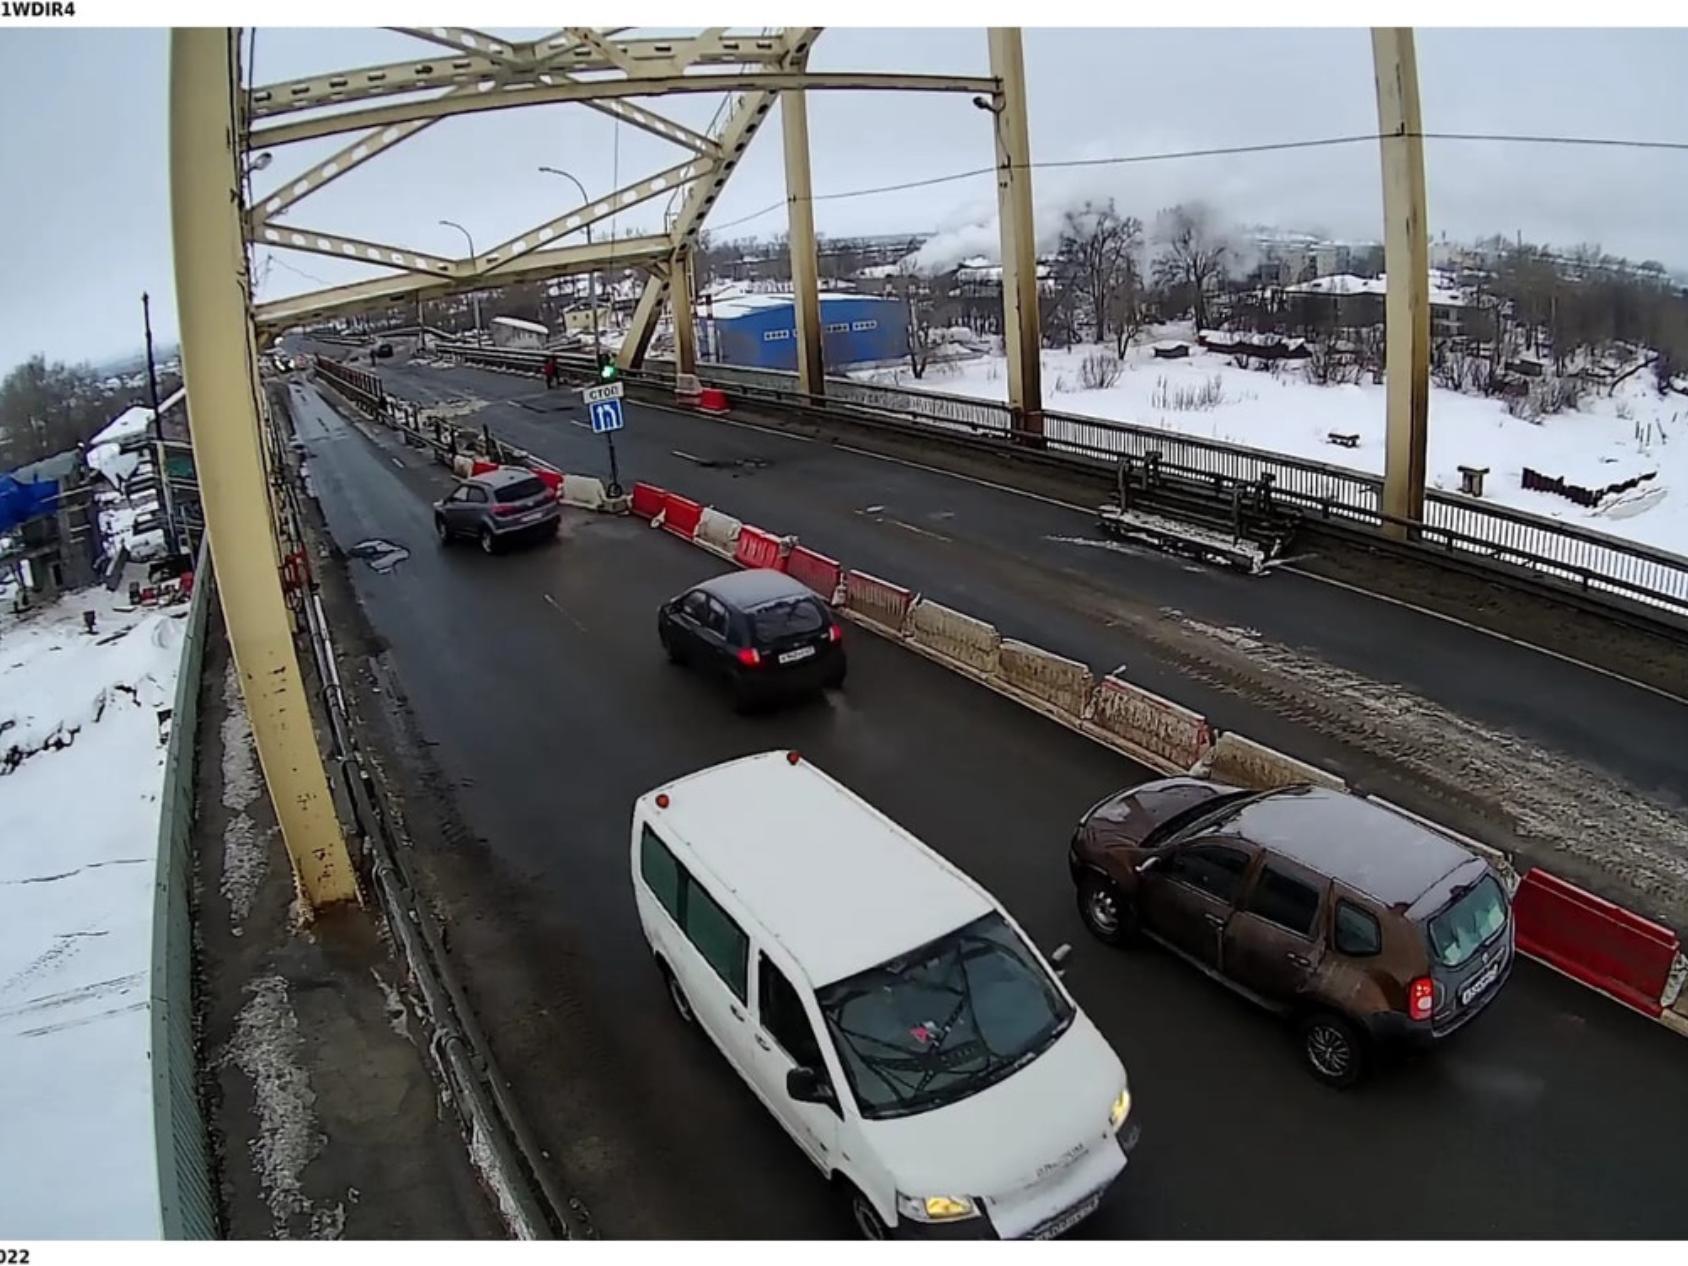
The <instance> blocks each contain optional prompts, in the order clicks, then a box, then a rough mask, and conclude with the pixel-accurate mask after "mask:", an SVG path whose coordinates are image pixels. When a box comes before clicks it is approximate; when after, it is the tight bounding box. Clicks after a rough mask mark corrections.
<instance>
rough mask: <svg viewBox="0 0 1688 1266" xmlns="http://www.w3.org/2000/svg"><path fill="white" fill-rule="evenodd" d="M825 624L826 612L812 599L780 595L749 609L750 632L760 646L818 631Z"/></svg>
mask: <svg viewBox="0 0 1688 1266" xmlns="http://www.w3.org/2000/svg"><path fill="white" fill-rule="evenodd" d="M825 627H826V615H825V613H824V612H822V611H821V608H820V604H819V603H818V602H816V601H815V600H814V599H813V598H804V597H794V598H780V599H777V600H776V601H774V602H766V603H763V604H762V605H761V606H759V607H755V608H753V609H752V610H751V612H750V628H751V633H752V634H753V635H754V637H755V640H756V643H757V645H766V644H767V643H769V642H777V641H779V640H780V639H782V638H787V637H802V636H803V635H804V634H807V633H819V632H820V631H821V630H822V629H824V628H825Z"/></svg>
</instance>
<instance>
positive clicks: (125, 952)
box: [0, 589, 187, 1239]
mask: <svg viewBox="0 0 1688 1266" xmlns="http://www.w3.org/2000/svg"><path fill="white" fill-rule="evenodd" d="M125 606H126V603H125V602H124V601H123V598H122V596H121V595H117V594H110V593H107V592H106V591H105V590H104V589H95V590H89V591H84V592H81V593H76V594H72V595H69V596H67V597H66V598H64V599H62V600H60V601H59V602H57V603H55V604H54V605H52V606H50V607H47V608H44V609H41V610H39V611H34V612H30V613H27V614H26V615H24V616H23V617H13V616H10V615H0V731H3V732H0V757H5V758H6V762H5V765H6V767H7V768H8V769H9V772H5V773H0V1120H3V1121H4V1122H5V1123H6V1128H5V1130H4V1131H3V1132H0V1227H4V1228H5V1229H6V1231H7V1233H8V1234H9V1235H11V1236H14V1237H17V1238H22V1239H32V1238H64V1237H72V1236H74V1237H75V1238H78V1239H83V1238H96V1237H98V1238H123V1239H147V1238H156V1237H157V1236H158V1235H159V1233H160V1224H159V1205H158V1170H157V1154H156V1150H155V1147H154V1141H153V1101H152V1066H151V1063H150V1062H149V1059H148V1052H149V1050H150V1048H151V1019H150V1013H149V1008H148V999H149V977H150V972H151V966H152V911H153V884H154V871H155V867H156V859H157V853H158V819H159V802H160V795H161V792H162V786H163V779H164V757H165V746H164V739H165V737H166V735H165V734H164V732H163V727H161V725H160V722H159V718H158V712H159V710H160V709H164V708H169V707H171V706H172V703H173V699H174V695H175V687H176V674H177V668H178V666H179V662H180V658H181V650H182V636H183V631H184V624H183V619H182V617H184V616H185V615H186V612H187V608H186V606H185V605H181V606H177V607H175V608H171V609H167V610H162V611H159V610H153V611H126V610H122V609H121V608H123V607H125ZM85 611H93V612H95V621H96V623H95V630H94V632H93V633H91V634H90V633H88V632H86V631H85V630H84V627H83V612H85ZM14 748H15V749H16V751H15V753H14V752H13V749H14ZM8 753H12V754H11V755H9V756H8Z"/></svg>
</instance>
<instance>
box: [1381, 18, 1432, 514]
mask: <svg viewBox="0 0 1688 1266" xmlns="http://www.w3.org/2000/svg"><path fill="white" fill-rule="evenodd" d="M1372 61H1373V65H1374V68H1375V71H1376V74H1377V130H1378V133H1379V134H1380V135H1381V136H1382V138H1383V139H1382V141H1381V142H1380V144H1381V145H1382V149H1383V262H1384V273H1385V275H1386V276H1387V277H1388V279H1389V286H1388V293H1387V294H1386V295H1385V296H1384V314H1383V315H1384V329H1385V331H1386V334H1385V339H1386V343H1387V346H1386V347H1385V349H1384V352H1385V357H1386V359H1385V374H1386V382H1387V384H1388V385H1387V388H1386V403H1385V417H1386V419H1387V430H1386V436H1385V443H1384V462H1383V512H1384V513H1385V514H1389V515H1393V516H1395V517H1396V518H1398V519H1407V520H1411V521H1413V522H1419V521H1422V520H1423V518H1424V469H1425V448H1426V445H1427V443H1428V440H1429V436H1430V229H1429V223H1428V206H1427V201H1426V197H1425V188H1424V137H1423V131H1424V128H1423V124H1422V120H1421V116H1420V113H1419V103H1418V58H1417V55H1416V53H1415V52H1414V49H1413V33H1412V29H1411V28H1410V27H1376V28H1374V29H1373V30H1372ZM1384 526H1385V530H1386V531H1388V532H1390V533H1391V534H1392V535H1395V536H1398V537H1405V536H1407V535H1408V532H1409V529H1408V528H1407V527H1406V526H1405V525H1404V524H1398V523H1397V524H1385V525H1384Z"/></svg>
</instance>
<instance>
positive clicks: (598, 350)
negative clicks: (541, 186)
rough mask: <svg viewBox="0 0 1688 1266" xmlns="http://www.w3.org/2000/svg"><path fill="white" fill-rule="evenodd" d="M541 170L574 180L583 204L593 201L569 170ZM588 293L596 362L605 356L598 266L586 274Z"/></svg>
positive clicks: (588, 232) (589, 242) (589, 239)
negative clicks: (601, 328)
mask: <svg viewBox="0 0 1688 1266" xmlns="http://www.w3.org/2000/svg"><path fill="white" fill-rule="evenodd" d="M539 170H540V171H542V172H546V173H547V174H549V175H552V176H561V177H563V179H565V180H569V181H573V183H574V187H575V188H576V189H578V190H580V201H581V204H582V205H584V204H586V203H587V202H590V201H591V199H590V198H588V197H587V196H586V186H585V185H583V184H581V183H580V181H579V180H577V179H576V178H575V177H573V176H571V175H569V173H568V172H566V171H563V170H562V169H561V168H558V167H541V168H540V169H539ZM586 245H587V248H588V249H590V248H591V246H592V222H591V221H590V220H588V221H587V222H586ZM586 294H587V300H586V301H587V302H588V303H590V304H591V305H592V359H593V361H594V362H596V361H598V360H599V359H600V358H601V357H602V356H603V343H602V342H601V339H600V335H599V332H598V270H597V269H596V268H592V269H590V270H589V271H588V272H587V274H586Z"/></svg>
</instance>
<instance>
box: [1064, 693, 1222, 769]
mask: <svg viewBox="0 0 1688 1266" xmlns="http://www.w3.org/2000/svg"><path fill="white" fill-rule="evenodd" d="M1090 719H1091V723H1092V726H1093V728H1094V729H1096V730H1100V731H1102V733H1104V734H1106V735H1108V736H1110V737H1112V738H1115V739H1118V740H1120V742H1121V743H1122V744H1124V746H1125V747H1127V748H1128V749H1130V750H1132V751H1133V752H1134V753H1136V754H1138V755H1140V756H1141V757H1142V758H1143V759H1144V760H1146V761H1147V762H1148V763H1150V764H1152V765H1155V766H1156V767H1158V768H1160V769H1162V770H1165V771H1166V772H1168V773H1182V772H1184V771H1186V770H1188V769H1190V768H1191V767H1192V766H1193V765H1195V763H1196V762H1197V761H1199V760H1201V759H1202V758H1203V757H1204V756H1206V755H1207V752H1208V749H1209V748H1210V747H1212V746H1213V730H1212V728H1211V727H1210V726H1209V725H1208V723H1207V718H1205V717H1203V716H1202V715H1201V714H1200V713H1199V712H1192V711H1191V710H1190V709H1189V708H1186V707H1184V706H1182V705H1181V704H1176V703H1174V702H1172V700H1170V699H1163V698H1161V697H1160V696H1159V695H1157V694H1155V693H1154V692H1153V691H1149V690H1144V689H1143V688H1142V687H1141V686H1134V685H1132V684H1131V683H1130V682H1128V681H1126V680H1124V679H1123V678H1120V677H1113V676H1108V677H1104V678H1102V679H1101V681H1100V682H1098V683H1097V686H1096V693H1095V695H1094V696H1092V701H1091V707H1090Z"/></svg>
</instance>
